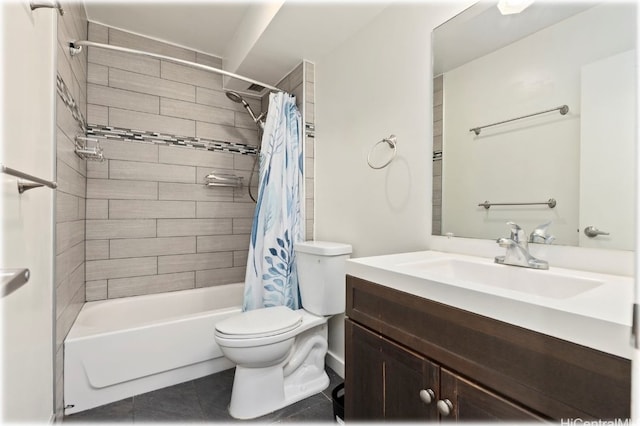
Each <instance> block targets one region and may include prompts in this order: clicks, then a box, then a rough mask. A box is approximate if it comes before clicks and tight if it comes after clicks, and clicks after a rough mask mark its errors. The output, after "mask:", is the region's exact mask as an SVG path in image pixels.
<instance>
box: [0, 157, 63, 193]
mask: <svg viewBox="0 0 640 426" xmlns="http://www.w3.org/2000/svg"><path fill="white" fill-rule="evenodd" d="M0 168H1V169H2V173H4V174H7V175H11V176H14V177H17V178H20V179H26V180H28V181H30V182H22V181H21V180H18V192H19V193H20V194H22V193H23V192H24V191H28V190H30V189H33V188H40V187H42V186H46V187H48V188H51V189H56V188H57V187H58V184H57V183H56V182H54V181H49V180H44V179H41V178H39V177H35V176H33V175H30V174H27V173H24V172H21V171H20V170H16V169H12V168H11V167H7V166H5V165H4V164H0Z"/></svg>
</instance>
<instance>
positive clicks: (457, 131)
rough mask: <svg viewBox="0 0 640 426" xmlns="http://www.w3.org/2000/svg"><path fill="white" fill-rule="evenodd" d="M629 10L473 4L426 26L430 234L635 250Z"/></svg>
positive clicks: (632, 16) (629, 5)
mask: <svg viewBox="0 0 640 426" xmlns="http://www.w3.org/2000/svg"><path fill="white" fill-rule="evenodd" d="M636 8H637V7H636V5H635V4H634V3H633V2H615V3H613V2H612V3H607V2H600V3H593V2H591V3H576V2H540V1H537V2H533V4H531V5H530V6H529V7H527V8H526V9H525V10H524V11H522V12H521V13H518V14H509V15H503V14H502V13H501V12H500V10H499V9H498V7H497V5H496V3H495V2H480V3H477V4H475V5H473V6H472V7H470V8H469V9H467V10H465V11H464V12H462V13H461V14H459V15H457V16H455V17H454V18H452V19H451V20H449V21H447V22H446V23H444V24H443V25H441V26H440V27H438V28H436V29H435V30H434V32H433V38H432V39H433V52H434V76H433V77H434V157H433V159H434V162H433V168H434V188H433V205H434V214H433V233H434V234H435V235H447V234H453V235H454V236H457V237H469V238H484V239H496V238H498V237H501V236H507V235H508V232H509V230H508V227H507V226H506V222H508V221H514V222H516V223H518V224H519V225H521V226H522V227H523V228H524V229H525V231H526V232H527V233H530V232H531V231H532V230H533V229H534V228H536V227H537V226H538V225H541V224H545V223H548V222H551V224H550V225H549V227H548V229H547V232H548V234H550V235H552V236H553V237H554V239H553V242H552V244H560V245H572V246H581V247H599V248H607V249H618V250H633V249H634V235H635V231H634V230H635V223H634V222H635V221H634V210H635V207H634V206H635V146H636V130H635V128H636V118H637V111H636V97H637V90H636V88H637V83H636V79H637V77H636V76H637V65H636V13H637V11H636ZM564 106H566V108H563V107H564ZM545 111H547V112H545ZM562 112H564V114H563V113H562ZM483 126H486V127H483ZM550 199H553V200H555V206H554V207H549V204H547V203H548V201H549V200H550ZM485 202H488V203H491V204H492V205H491V206H490V207H489V206H487V207H489V208H486V207H485V206H480V205H479V204H482V203H485ZM512 203H517V204H518V205H512ZM519 203H522V204H519ZM529 203H536V204H529ZM538 203H539V204H538ZM498 204H506V205H498ZM590 226H591V227H594V228H597V229H598V230H600V231H602V232H606V233H608V235H604V234H601V235H598V236H596V237H589V236H587V235H586V234H585V232H584V230H585V228H587V227H590Z"/></svg>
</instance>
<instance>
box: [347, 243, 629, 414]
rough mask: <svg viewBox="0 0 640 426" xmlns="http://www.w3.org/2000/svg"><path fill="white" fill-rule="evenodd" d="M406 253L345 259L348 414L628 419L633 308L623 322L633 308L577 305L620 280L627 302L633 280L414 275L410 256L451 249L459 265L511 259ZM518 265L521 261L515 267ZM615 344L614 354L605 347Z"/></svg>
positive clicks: (436, 259) (424, 272) (414, 259)
mask: <svg viewBox="0 0 640 426" xmlns="http://www.w3.org/2000/svg"><path fill="white" fill-rule="evenodd" d="M403 256H404V257H403ZM408 256H409V257H407V255H391V256H379V257H376V258H364V259H354V260H352V261H350V262H349V265H348V266H347V310H346V313H347V317H348V318H347V319H346V324H345V335H346V358H345V367H346V371H345V419H346V420H414V421H415V420H422V419H427V420H434V421H438V420H442V421H445V420H450V419H453V420H475V421H495V420H512V421H513V420H517V421H532V420H533V421H535V420H548V419H554V420H561V419H565V420H566V419H576V418H581V419H583V420H586V419H627V418H629V417H630V394H631V361H630V360H629V359H628V358H629V357H630V350H629V351H628V352H627V350H626V349H625V348H624V346H623V345H624V342H626V343H627V344H628V339H629V337H628V336H629V334H628V333H629V325H630V322H631V316H630V308H629V317H628V320H621V318H623V317H624V316H625V314H626V313H627V312H626V308H624V309H622V310H624V311H625V312H622V313H621V316H620V317H616V316H615V314H613V311H611V312H605V313H604V314H603V315H602V316H600V317H598V318H593V317H591V318H587V317H586V316H585V312H582V311H581V310H582V309H589V308H591V307H590V306H588V305H589V303H588V299H598V298H601V297H602V295H601V294H600V293H599V292H603V293H604V292H610V291H612V288H613V287H608V286H610V285H611V286H614V287H615V286H620V288H618V290H619V289H621V288H624V291H622V292H620V291H618V293H623V294H621V295H620V297H621V300H624V298H625V297H626V296H629V295H630V294H631V293H629V292H630V291H631V288H629V292H627V291H626V290H627V289H626V286H627V285H630V284H631V282H630V281H627V280H630V278H622V277H617V276H608V275H601V274H587V275H584V276H581V277H580V279H584V280H585V281H584V282H583V281H580V284H579V286H582V285H586V286H587V287H585V288H586V290H584V291H578V292H577V293H576V292H575V291H576V290H575V289H574V291H572V292H571V294H570V295H567V294H565V293H562V294H560V295H557V294H556V295H555V296H549V295H539V294H531V293H530V292H529V291H530V290H528V289H527V290H526V291H525V292H522V291H521V289H517V290H513V289H509V290H504V289H503V288H498V289H492V288H491V287H490V286H487V285H482V284H478V285H476V283H473V282H470V281H466V282H465V280H461V279H457V280H456V279H452V278H451V277H447V276H446V275H444V274H441V275H437V274H435V275H429V274H430V272H428V271H429V268H428V267H427V266H425V265H423V266H424V267H422V268H419V269H420V272H419V273H418V272H416V270H417V269H416V268H415V265H416V262H418V263H423V262H427V264H429V262H432V263H431V264H432V265H435V266H434V267H433V268H431V269H434V270H436V269H437V262H439V261H442V260H443V259H445V261H446V262H451V259H456V261H459V262H461V263H459V265H458V266H460V265H461V267H462V269H464V268H465V265H466V264H465V262H471V263H474V262H476V263H477V264H478V265H482V266H481V268H485V267H486V268H489V269H488V270H489V271H493V269H491V268H494V267H499V268H512V267H507V266H504V265H491V264H490V263H489V262H488V261H487V262H488V263H483V262H484V260H483V259H480V260H476V259H471V257H467V256H455V255H449V254H446V255H443V254H438V253H436V252H421V253H412V254H408ZM418 259H420V260H418ZM425 259H426V261H425ZM412 267H413V269H412ZM473 267H474V268H475V267H477V265H476V266H473ZM522 271H524V270H523V269H522V268H516V270H515V277H517V276H518V275H519V274H520V273H521V272H522ZM476 272H477V271H476ZM564 272H565V271H562V270H558V271H552V274H560V275H562V273H564ZM527 273H528V272H527ZM538 273H541V274H543V273H544V272H543V271H536V274H538ZM541 274H538V275H536V277H540V280H541V281H544V280H545V279H546V277H545V276H544V275H541ZM510 278H513V277H510ZM609 278H610V279H611V282H609V281H608V279H609ZM500 279H502V278H501V277H500V275H499V274H497V275H496V280H500ZM589 280H591V281H589ZM598 280H600V281H598ZM595 283H599V284H595ZM574 284H575V283H574ZM542 287H543V288H544V283H543V285H542ZM614 290H616V289H614ZM520 293H522V295H521V294H520ZM520 296H522V297H520ZM545 299H548V300H547V301H545ZM630 300H631V299H627V301H629V303H628V304H629V305H630V304H631V302H630ZM593 302H594V303H600V304H602V303H609V304H611V303H612V302H611V301H610V300H602V299H601V300H600V302H598V301H597V300H594V301H593ZM621 303H622V302H621ZM624 304H625V305H626V303H624ZM571 307H572V308H571ZM611 308H612V309H618V310H621V308H620V307H619V306H612V307H611ZM602 310H603V311H607V309H606V308H604V307H603V308H602ZM609 314H612V315H613V316H611V315H609ZM563 315H564V316H563ZM496 317H497V318H496ZM519 317H529V318H528V319H527V318H524V320H523V321H519V320H518V318H519ZM531 317H533V318H531ZM557 321H561V322H562V323H563V324H564V326H568V328H566V329H565V330H562V329H563V324H558V323H557ZM627 322H628V323H629V324H627ZM581 324H582V326H581ZM584 327H587V329H586V330H585V329H584ZM572 329H573V331H572ZM558 330H559V331H558ZM589 334H590V335H591V337H590V338H589V337H587V336H588V335H589ZM621 339H622V340H624V342H622V341H620V342H614V340H615V341H619V340H621ZM576 341H578V342H579V343H576ZM614 343H619V345H616V344H614ZM594 347H595V348H594ZM609 347H610V348H612V351H613V352H617V353H610V352H609V351H607V350H603V349H604V348H609ZM627 353H628V354H629V356H627Z"/></svg>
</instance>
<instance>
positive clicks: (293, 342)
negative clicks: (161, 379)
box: [215, 241, 351, 419]
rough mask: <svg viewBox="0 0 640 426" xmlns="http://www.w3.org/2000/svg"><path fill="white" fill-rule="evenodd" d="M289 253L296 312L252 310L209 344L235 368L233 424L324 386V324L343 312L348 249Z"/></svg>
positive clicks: (221, 325) (302, 248)
mask: <svg viewBox="0 0 640 426" xmlns="http://www.w3.org/2000/svg"><path fill="white" fill-rule="evenodd" d="M294 250H295V251H296V266H297V269H298V286H299V289H300V297H301V300H302V309H298V310H295V311H294V310H292V309H289V308H287V307H285V306H276V307H269V308H263V309H255V310H252V311H247V312H243V313H241V314H238V315H235V316H233V317H230V318H228V319H225V320H223V321H219V322H218V323H217V324H216V331H215V340H216V342H217V343H218V345H219V346H220V349H221V350H222V353H223V354H224V355H225V356H226V357H227V358H228V359H229V360H230V361H231V362H233V363H234V364H236V372H235V377H234V381H233V389H232V391H231V402H230V404H229V414H230V415H231V416H232V417H234V418H236V419H254V418H256V417H260V416H263V415H265V414H268V413H271V412H273V411H275V410H278V409H280V408H283V407H286V406H288V405H290V404H293V403H295V402H297V401H300V400H302V399H304V398H307V397H309V396H312V395H315V394H317V393H319V392H322V391H323V390H324V389H326V388H327V386H329V377H328V376H327V373H326V372H325V370H324V359H325V355H326V353H327V347H328V343H327V320H328V319H329V317H330V316H331V315H335V314H340V313H343V312H344V310H345V262H346V260H347V259H348V258H349V257H350V255H351V246H350V245H349V244H342V243H332V242H326V241H307V242H301V243H297V244H295V245H294Z"/></svg>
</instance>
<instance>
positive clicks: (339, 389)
mask: <svg viewBox="0 0 640 426" xmlns="http://www.w3.org/2000/svg"><path fill="white" fill-rule="evenodd" d="M331 397H332V398H333V417H334V418H335V419H336V423H338V424H341V425H343V424H344V383H341V384H339V385H338V386H336V387H335V388H334V389H333V392H331Z"/></svg>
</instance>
